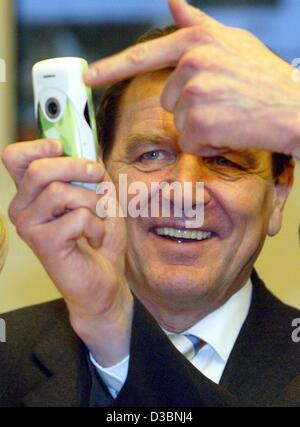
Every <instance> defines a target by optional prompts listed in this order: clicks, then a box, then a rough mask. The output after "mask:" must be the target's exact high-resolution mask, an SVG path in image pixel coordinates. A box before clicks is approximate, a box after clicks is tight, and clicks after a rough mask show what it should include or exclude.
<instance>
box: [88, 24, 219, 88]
mask: <svg viewBox="0 0 300 427" xmlns="http://www.w3.org/2000/svg"><path fill="white" fill-rule="evenodd" d="M210 40H211V36H210V35H209V33H208V32H207V31H206V30H205V29H201V28H198V27H190V28H184V29H181V30H178V31H176V32H174V33H172V34H170V35H168V36H165V37H160V38H158V39H154V40H150V41H147V42H144V43H139V44H137V45H135V46H132V47H130V48H128V49H126V50H124V51H122V52H120V53H118V54H116V55H113V56H110V57H108V58H105V59H102V60H100V61H98V62H96V63H94V64H92V65H91V66H90V69H89V71H88V72H87V74H86V75H85V82H86V83H87V84H89V85H91V86H101V85H105V84H109V83H113V82H116V81H119V80H123V79H126V78H130V77H133V76H135V75H136V74H139V73H145V72H150V71H155V70H159V69H163V68H168V67H175V66H176V64H177V62H178V60H179V59H180V58H181V56H182V55H183V53H184V52H185V51H186V50H187V49H190V48H191V47H192V46H193V45H195V44H198V43H207V42H209V41H210Z"/></svg>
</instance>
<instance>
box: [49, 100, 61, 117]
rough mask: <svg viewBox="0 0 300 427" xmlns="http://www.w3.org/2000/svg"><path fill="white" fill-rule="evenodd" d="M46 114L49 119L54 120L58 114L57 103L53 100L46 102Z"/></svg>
mask: <svg viewBox="0 0 300 427" xmlns="http://www.w3.org/2000/svg"><path fill="white" fill-rule="evenodd" d="M46 113H47V115H48V117H50V119H56V118H57V117H58V116H59V113H60V106H59V102H58V101H57V99H55V98H50V99H48V101H47V102H46Z"/></svg>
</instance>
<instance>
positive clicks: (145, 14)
mask: <svg viewBox="0 0 300 427" xmlns="http://www.w3.org/2000/svg"><path fill="white" fill-rule="evenodd" d="M190 3H192V4H194V5H196V6H198V7H201V8H202V9H203V10H204V11H206V12H207V13H208V14H210V15H211V16H213V17H214V18H216V19H218V20H220V21H221V22H223V23H225V24H228V25H233V26H238V27H243V28H246V29H248V30H249V31H251V32H253V33H254V34H255V35H256V36H257V37H259V38H260V39H261V40H262V41H263V42H264V43H266V44H267V45H268V46H269V47H270V48H271V49H272V50H274V51H276V52H277V53H278V54H279V55H280V56H282V57H283V58H285V59H286V60H287V61H288V62H291V61H292V60H293V59H294V58H296V57H300V45H299V40H300V25H299V17H300V1H299V0H240V1H238V0H227V1H226V0H206V1H205V0H202V1H201V0H194V1H191V2H190ZM170 22H171V16H170V13H169V11H168V7H167V0H151V1H149V2H146V1H144V0H114V1H110V2H109V1H107V0H76V1H74V0H64V1H61V0H51V2H41V1H40V0H15V1H12V0H0V59H4V61H5V64H6V73H5V74H6V81H5V82H4V81H1V79H0V118H1V125H0V150H1V151H2V150H3V148H4V147H5V145H6V144H8V143H10V142H13V141H15V140H27V139H32V138H36V136H37V133H36V126H35V120H34V112H33V98H32V85H31V68H32V65H33V64H34V63H35V62H37V61H40V60H42V59H46V58H49V57H55V56H81V57H84V58H86V59H87V60H88V61H89V62H91V61H94V60H96V59H99V58H101V57H103V56H106V55H110V54H113V53H115V52H117V51H119V50H121V49H123V48H125V47H127V46H128V45H129V44H131V43H132V42H133V41H134V40H135V39H136V38H137V37H138V36H139V35H140V34H142V33H143V32H144V31H145V30H147V29H149V28H151V27H153V26H161V25H165V24H167V23H170ZM99 96H100V93H95V94H94V100H95V103H96V104H97V103H98V100H99ZM299 96H300V84H299ZM299 188H300V168H299V164H298V165H297V171H296V183H295V187H294V190H293V192H292V194H291V197H290V200H289V202H288V206H287V209H286V213H285V218H284V225H283V228H282V231H281V232H280V233H279V235H278V236H276V237H273V238H271V239H268V241H267V243H266V245H265V248H264V250H263V253H262V255H261V256H260V258H259V261H258V262H257V264H256V267H257V270H258V272H259V274H260V275H261V276H262V277H263V279H264V280H265V281H266V284H267V286H268V287H269V288H270V289H271V290H272V291H273V293H275V294H276V295H277V296H279V297H280V298H281V299H282V300H284V301H285V302H287V303H289V304H291V305H294V306H298V307H299V308H300V248H299V235H298V226H299V221H300V197H299ZM13 194H14V186H13V184H12V182H11V181H10V179H9V177H8V175H7V173H6V171H5V170H4V167H3V166H2V165H0V195H1V198H0V206H1V210H2V212H3V215H4V217H5V219H6V222H7V225H8V227H9V234H10V251H9V255H8V258H7V262H6V265H5V267H4V270H3V271H2V273H1V275H0V312H5V311H9V310H12V309H15V308H17V307H23V306H26V305H30V304H34V303H38V302H43V301H46V300H50V299H54V298H57V297H59V295H58V293H57V292H56V290H55V288H54V286H53V285H52V284H51V282H50V280H49V278H48V277H47V275H46V273H45V272H44V271H43V268H42V266H41V265H40V263H39V262H38V261H37V260H36V258H35V256H34V255H33V254H32V253H31V251H30V249H28V248H27V246H26V245H25V244H23V243H22V242H21V240H20V239H19V237H18V236H17V235H16V233H15V231H14V229H13V227H12V226H10V224H9V220H8V218H7V214H6V212H7V208H8V205H9V202H10V200H11V199H12V197H13ZM53 238H55V236H53Z"/></svg>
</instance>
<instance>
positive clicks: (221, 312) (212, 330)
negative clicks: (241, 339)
mask: <svg viewBox="0 0 300 427" xmlns="http://www.w3.org/2000/svg"><path fill="white" fill-rule="evenodd" d="M252 289H253V286H252V282H251V279H249V280H248V281H247V282H246V284H245V285H244V286H243V287H242V288H241V289H240V290H239V291H237V292H236V293H235V294H233V295H232V297H230V298H229V300H227V301H226V302H225V304H223V305H222V306H221V307H219V308H218V309H217V310H215V311H213V312H212V313H210V314H208V315H207V316H206V317H204V318H203V319H201V320H200V321H199V322H198V323H196V324H195V325H193V326H192V327H191V328H189V329H187V330H186V331H184V332H182V334H192V335H195V336H196V337H198V338H200V339H201V340H203V341H205V342H206V344H208V345H209V346H210V347H211V348H212V349H213V350H214V351H215V352H216V353H217V354H218V355H219V356H220V358H221V359H222V360H223V362H224V363H226V362H227V360H228V358H229V355H230V353H231V350H232V348H233V346H234V344H235V341H236V339H237V337H238V334H239V332H240V330H241V328H242V326H243V323H244V321H245V319H246V317H247V315H248V312H249V308H250V304H251V298H252ZM164 331H165V332H166V333H167V335H171V334H170V332H168V331H166V330H165V329H164ZM204 348H205V347H203V350H204ZM200 352H201V350H200Z"/></svg>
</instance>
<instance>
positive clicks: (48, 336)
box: [0, 1, 300, 406]
mask: <svg viewBox="0 0 300 427" xmlns="http://www.w3.org/2000/svg"><path fill="white" fill-rule="evenodd" d="M173 3H175V1H174V2H173ZM180 31H181V30H177V29H176V28H173V27H171V28H167V29H164V30H163V31H159V30H156V31H154V32H152V33H150V34H148V35H147V36H146V38H147V39H148V38H157V37H160V36H164V35H166V33H167V34H169V35H166V38H167V37H170V36H174V34H177V32H178V34H181V33H180ZM228 31H229V33H230V31H232V32H234V34H235V35H236V34H237V33H236V31H240V30H236V29H231V30H228ZM242 35H243V36H244V33H242ZM176 37H177V36H176ZM178 37H179V36H178ZM143 40H145V39H143ZM158 40H159V39H158ZM164 40H165V39H164V37H162V38H161V43H162V44H163V43H164ZM168 40H169V39H168ZM156 41H157V40H156ZM256 48H257V45H256V42H255V43H254V45H253V57H256V53H257V51H256V50H255V49H256ZM265 54H266V55H267V53H265ZM160 68H162V70H150V71H148V72H145V71H144V72H143V73H141V74H139V75H137V76H134V77H133V78H131V79H130V80H123V81H121V82H119V83H116V84H115V85H113V86H112V87H111V88H109V89H108V90H107V92H106V95H105V97H104V99H103V101H102V104H101V108H100V111H99V114H98V125H99V136H100V144H101V148H102V152H103V153H102V154H103V162H104V163H102V162H99V164H98V163H96V162H90V161H88V160H83V159H74V158H66V157H63V156H62V154H63V153H62V151H63V150H62V147H61V144H59V143H58V142H57V141H46V140H42V141H33V142H26V143H19V144H14V145H12V146H9V147H8V148H7V149H6V150H5V152H4V155H3V160H4V162H5V165H6V167H7V168H8V170H9V172H10V174H11V176H12V178H13V179H14V181H15V183H16V186H17V194H16V196H15V198H14V200H13V201H12V203H11V206H10V217H11V220H12V221H13V222H14V224H15V225H16V227H17V230H18V232H19V234H20V235H21V237H22V238H23V239H24V240H25V241H26V242H27V243H28V244H29V245H30V247H31V248H32V249H33V250H34V252H35V253H36V254H37V256H38V257H39V258H40V259H41V261H42V263H43V265H44V267H45V268H46V270H47V272H48V274H49V275H50V277H51V278H52V280H53V282H54V283H55V285H56V286H57V288H58V289H59V291H60V292H61V294H62V296H63V298H64V301H65V304H66V307H65V305H64V303H63V302H62V301H58V302H54V303H48V304H43V305H41V306H37V307H33V308H29V309H25V310H22V311H19V312H16V313H12V314H8V315H6V316H5V320H6V324H7V325H8V332H9V325H11V328H12V329H11V337H12V338H11V342H10V341H9V340H8V343H7V347H5V348H4V351H3V352H1V353H0V357H1V358H2V360H1V361H0V362H1V363H0V366H1V367H2V368H3V367H4V369H3V375H2V374H1V382H2V390H3V391H2V394H1V395H0V396H1V402H2V404H3V405H6V404H13V405H15V404H17V405H18V404H23V405H24V404H25V405H31V406H34V405H49V406H51V405H56V406H58V405H72V406H78V405H91V406H108V405H112V404H114V405H120V406H122V405H133V406H138V405H142V406H223V405H227V404H232V402H236V403H240V404H243V405H269V404H272V402H275V401H276V399H278V398H279V397H280V395H281V393H283V391H284V389H285V388H286V386H288V384H289V383H292V381H293V380H294V378H295V377H296V376H297V375H298V374H299V356H300V348H299V345H298V346H297V345H296V344H295V343H294V342H293V341H292V339H291V333H292V330H291V322H292V319H294V318H296V317H299V312H298V311H297V310H295V309H292V308H290V307H287V306H285V305H284V304H282V303H281V302H280V301H278V300H277V299H276V298H275V297H274V296H272V295H271V293H270V292H269V291H267V289H266V288H265V286H264V284H263V283H262V282H261V281H260V279H259V278H258V276H257V274H256V273H255V271H254V270H253V264H254V262H255V260H256V258H257V256H258V255H259V253H260V251H261V248H262V246H263V243H264V240H265V238H266V236H268V235H269V236H272V235H275V234H276V233H277V232H278V231H279V229H280V227H281V221H282V214H283V209H284V205H285V202H286V199H287V197H288V193H289V191H290V188H291V185H292V182H293V167H294V166H293V161H292V160H291V158H290V157H289V156H285V155H280V154H273V153H271V151H269V150H265V149H259V148H258V147H254V148H253V147H252V148H251V147H249V146H248V145H247V144H246V146H245V147H239V149H236V147H235V148H234V147H232V148H230V144H229V143H228V146H227V148H224V146H223V147H222V148H221V150H220V149H219V148H218V147H217V149H216V147H214V146H213V144H212V146H210V142H211V140H210V139H209V140H208V141H207V146H206V150H205V153H203V152H201V153H190V151H191V150H187V149H185V148H184V147H183V146H182V143H181V142H182V141H180V138H181V136H182V135H181V133H180V132H179V131H178V127H177V126H176V120H174V119H175V116H174V114H173V113H171V112H170V111H167V110H166V109H165V108H163V107H162V106H161V99H162V97H163V93H164V90H165V87H166V85H168V83H169V82H170V78H172V76H174V74H173V73H174V68H173V67H171V68H170V67H169V66H168V67H160ZM284 70H285V66H284ZM283 74H284V72H283ZM124 77H126V78H127V77H128V76H124ZM117 80H119V79H117ZM121 80H122V79H121ZM265 85H266V83H265ZM266 86H267V85H266ZM229 87H230V85H229ZM254 89H255V88H254ZM254 89H253V90H254ZM278 90H280V88H279V89H278ZM228 93H230V90H228ZM266 98H268V95H267V94H266ZM230 99H231V98H230ZM236 99H237V98H236V96H234V97H233V101H232V102H233V104H234V102H235V101H236ZM259 102H261V101H259ZM207 103H208V104H209V100H207ZM218 108H219V107H218ZM236 108H237V109H238V108H240V104H239V103H238V104H237V105H236ZM198 112H199V110H198ZM211 117H212V119H213V118H214V116H211ZM248 121H249V126H248V128H247V129H245V131H246V130H247V136H249V134H252V135H255V129H257V132H258V134H260V132H261V129H262V126H261V124H260V126H257V122H256V120H255V119H253V116H251V115H249V116H248ZM198 122H199V121H198ZM265 125H266V123H265ZM227 127H228V124H227ZM227 130H228V128H227ZM204 133H205V132H204ZM200 135H201V137H203V134H201V133H200V132H199V138H200ZM222 135H223V136H224V138H225V140H226V133H222V134H221V135H219V136H218V139H219V140H220V139H221V136H222ZM267 136H268V134H266V137H267ZM256 137H257V138H258V136H256ZM272 137H273V135H272V134H271V136H270V139H272ZM258 139H259V138H258ZM254 141H255V138H254ZM235 142H236V141H234V142H233V145H234V143H235ZM264 143H265V144H266V145H267V143H270V144H272V141H271V142H270V141H264ZM207 154H209V157H208V156H207ZM121 174H123V175H126V177H127V180H128V184H131V183H135V182H142V183H144V184H145V185H146V186H147V187H148V188H150V187H151V183H153V182H167V183H173V182H179V183H182V184H184V183H186V182H191V183H193V184H195V183H197V182H204V194H203V200H202V201H201V203H203V204H204V214H205V215H204V223H203V225H202V226H201V227H198V228H197V229H189V228H186V227H185V221H186V218H185V217H182V218H176V217H175V216H174V215H171V217H170V218H166V217H162V216H161V217H151V216H150V217H142V216H141V217H130V216H129V217H127V218H123V217H107V218H104V219H100V218H99V217H97V215H96V206H97V202H98V196H97V195H96V194H95V193H94V192H92V191H90V190H87V189H84V188H80V187H77V186H73V185H71V184H70V182H72V181H84V182H99V181H100V182H113V183H114V184H115V185H116V186H118V183H119V176H120V175H121ZM149 194H151V192H149ZM193 198H194V199H193V201H194V205H195V204H197V203H199V200H197V198H196V197H195V194H194V193H193ZM129 202H130V197H129ZM171 202H172V205H173V206H175V204H176V200H175V199H172V198H171ZM69 321H70V324H71V326H70V325H69ZM33 324H34V325H36V328H35V330H34V331H32V325H33ZM30 328H31V329H30ZM28 330H30V332H31V333H30V334H28ZM25 334H26V339H24V335H25ZM21 341H22V345H21V346H19V343H20V342H21ZM12 375H13V377H14V382H12V381H11V377H12ZM217 384H219V385H217ZM61 396H63V398H62V397H61ZM235 399H236V400H235Z"/></svg>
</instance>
